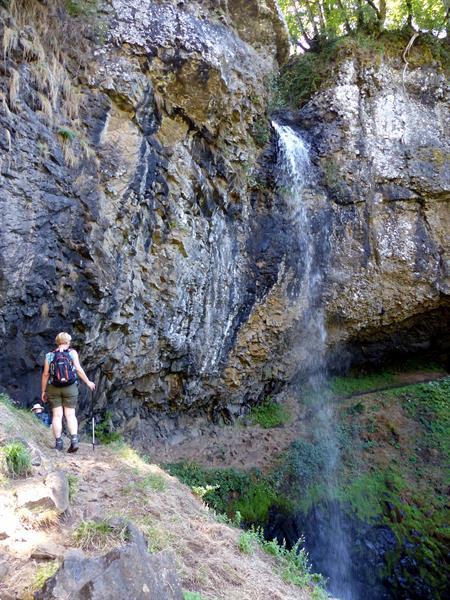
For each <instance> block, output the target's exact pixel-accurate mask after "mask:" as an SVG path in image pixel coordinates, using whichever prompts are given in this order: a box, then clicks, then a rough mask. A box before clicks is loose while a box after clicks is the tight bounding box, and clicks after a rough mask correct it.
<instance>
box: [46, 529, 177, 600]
mask: <svg viewBox="0 0 450 600" xmlns="http://www.w3.org/2000/svg"><path fill="white" fill-rule="evenodd" d="M130 536H131V539H132V541H131V543H129V544H127V545H125V546H122V547H120V548H115V549H114V550H112V551H111V552H108V553H107V554H106V555H105V556H101V557H98V558H86V557H84V556H83V555H82V553H80V552H79V551H78V552H71V553H68V554H66V556H65V558H64V561H63V563H62V565H61V567H60V569H59V570H58V571H57V573H56V574H55V575H54V576H53V577H52V578H50V579H49V580H48V581H47V582H46V583H45V585H44V587H43V588H42V590H41V591H39V592H37V593H36V595H35V598H36V600H57V599H59V600H62V599H63V598H67V597H68V596H70V598H72V599H73V600H102V599H104V598H110V599H111V600H129V599H130V598H143V599H144V598H146V599H148V600H182V598H183V594H182V591H181V587H180V583H179V581H178V578H177V575H176V564H175V556H174V554H173V553H171V552H160V553H158V554H154V555H151V554H148V551H147V549H146V545H145V541H144V538H143V536H142V534H141V533H140V532H138V530H135V529H133V531H130Z"/></svg>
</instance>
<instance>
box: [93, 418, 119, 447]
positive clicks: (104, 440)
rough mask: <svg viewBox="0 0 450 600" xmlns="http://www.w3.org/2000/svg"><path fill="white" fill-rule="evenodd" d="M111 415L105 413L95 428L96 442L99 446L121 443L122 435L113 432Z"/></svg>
mask: <svg viewBox="0 0 450 600" xmlns="http://www.w3.org/2000/svg"><path fill="white" fill-rule="evenodd" d="M111 419H112V413H111V412H110V411H106V413H105V415H104V417H103V420H102V421H100V423H99V424H98V425H96V427H95V434H96V437H97V440H98V441H99V442H100V443H101V444H112V443H114V442H121V441H123V437H122V435H121V434H120V433H119V432H118V431H114V426H113V424H112V420H111Z"/></svg>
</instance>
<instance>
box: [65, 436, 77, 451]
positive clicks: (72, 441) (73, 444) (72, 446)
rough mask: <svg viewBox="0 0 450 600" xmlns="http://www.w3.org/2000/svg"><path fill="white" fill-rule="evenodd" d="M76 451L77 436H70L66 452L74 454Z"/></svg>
mask: <svg viewBox="0 0 450 600" xmlns="http://www.w3.org/2000/svg"><path fill="white" fill-rule="evenodd" d="M77 450H78V436H77V435H71V436H70V446H69V449H68V450H67V452H76V451H77Z"/></svg>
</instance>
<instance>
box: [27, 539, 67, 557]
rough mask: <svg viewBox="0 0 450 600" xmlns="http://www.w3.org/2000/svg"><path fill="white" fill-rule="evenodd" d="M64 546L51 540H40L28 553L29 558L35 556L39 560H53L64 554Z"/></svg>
mask: <svg viewBox="0 0 450 600" xmlns="http://www.w3.org/2000/svg"><path fill="white" fill-rule="evenodd" d="M64 552H65V550H64V548H63V547H62V546H59V545H58V544H55V543H54V542H52V541H46V542H42V543H41V544H38V545H37V546H36V547H35V548H33V550H32V551H31V553H30V558H36V559H38V560H39V559H41V560H53V559H59V558H62V557H63V555H64Z"/></svg>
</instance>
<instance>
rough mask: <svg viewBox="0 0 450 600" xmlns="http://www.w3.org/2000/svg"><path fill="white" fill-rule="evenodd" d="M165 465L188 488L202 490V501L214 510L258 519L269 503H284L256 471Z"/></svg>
mask: <svg viewBox="0 0 450 600" xmlns="http://www.w3.org/2000/svg"><path fill="white" fill-rule="evenodd" d="M166 469H167V470H168V472H169V473H170V474H171V475H174V476H176V477H178V478H179V479H180V480H181V481H182V482H183V483H186V484H187V485H189V486H190V487H191V489H193V490H194V489H195V490H196V491H197V490H199V491H201V494H202V498H203V500H204V502H205V503H206V504H207V505H208V506H209V507H211V508H212V509H213V510H214V511H215V512H217V513H225V514H227V515H229V516H232V515H234V514H236V513H237V512H239V513H240V514H241V517H242V519H243V521H245V522H247V523H261V522H263V521H265V520H266V519H267V516H268V512H269V508H270V507H271V506H273V505H275V504H278V505H284V504H285V501H284V500H283V499H282V498H281V497H279V496H278V494H277V492H276V490H275V488H274V486H273V485H272V483H271V480H269V479H265V478H264V477H263V476H262V475H261V474H260V473H259V472H258V471H251V472H249V473H245V472H243V471H237V470H235V469H203V468H202V467H200V466H199V465H197V464H195V463H173V464H168V465H166Z"/></svg>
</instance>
